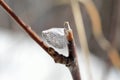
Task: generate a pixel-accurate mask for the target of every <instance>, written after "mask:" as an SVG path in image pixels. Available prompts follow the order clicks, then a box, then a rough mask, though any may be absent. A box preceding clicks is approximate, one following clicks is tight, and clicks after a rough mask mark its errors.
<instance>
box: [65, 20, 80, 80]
mask: <svg viewBox="0 0 120 80" xmlns="http://www.w3.org/2000/svg"><path fill="white" fill-rule="evenodd" d="M65 26H67V28H66V29H67V31H66V37H67V41H68V51H69V56H68V58H69V59H71V61H72V63H71V65H70V66H68V68H69V70H70V72H71V74H72V77H73V79H74V80H81V77H80V72H79V65H78V59H77V54H76V48H75V43H74V38H73V32H72V29H71V28H70V25H69V23H68V22H65Z"/></svg>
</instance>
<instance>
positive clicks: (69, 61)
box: [0, 0, 81, 80]
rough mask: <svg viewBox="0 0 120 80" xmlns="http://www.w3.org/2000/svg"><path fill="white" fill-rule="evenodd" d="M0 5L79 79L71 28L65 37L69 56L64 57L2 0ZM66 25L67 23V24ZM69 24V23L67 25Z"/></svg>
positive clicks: (75, 79) (74, 78)
mask: <svg viewBox="0 0 120 80" xmlns="http://www.w3.org/2000/svg"><path fill="white" fill-rule="evenodd" d="M0 5H1V6H2V7H3V8H4V9H5V10H6V11H7V12H8V14H9V15H10V16H11V17H12V18H13V19H14V20H15V21H16V22H17V23H18V24H19V25H20V27H22V28H23V29H24V30H25V31H26V32H27V33H28V34H29V36H30V37H31V38H32V39H33V40H34V41H36V42H37V43H38V44H39V45H40V47H42V48H43V49H44V50H45V51H46V52H47V53H48V54H49V55H50V56H51V57H52V58H53V59H54V61H55V62H56V63H61V64H65V65H66V66H67V67H68V68H69V70H70V72H71V74H72V77H73V80H81V78H80V73H79V67H78V62H77V56H76V52H75V46H74V39H73V33H72V30H71V29H70V27H69V29H68V30H66V32H67V33H68V35H67V39H68V42H69V43H68V50H69V56H68V57H65V56H64V55H60V54H59V53H58V52H57V51H55V50H54V49H53V48H52V47H48V46H47V45H46V44H45V43H44V42H43V41H42V39H41V38H40V37H39V36H38V35H37V34H36V33H35V32H34V31H33V30H32V29H31V27H30V26H29V25H27V24H25V23H24V22H23V21H22V20H21V19H20V18H19V17H18V16H17V15H16V14H15V13H14V12H13V10H12V9H11V8H10V7H9V6H8V5H7V4H6V3H5V2H4V0H0ZM67 25H68V24H67ZM68 26H69V25H68Z"/></svg>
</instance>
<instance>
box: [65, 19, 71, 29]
mask: <svg viewBox="0 0 120 80" xmlns="http://www.w3.org/2000/svg"><path fill="white" fill-rule="evenodd" d="M64 26H65V29H66V30H71V28H70V24H69V22H68V21H65V22H64Z"/></svg>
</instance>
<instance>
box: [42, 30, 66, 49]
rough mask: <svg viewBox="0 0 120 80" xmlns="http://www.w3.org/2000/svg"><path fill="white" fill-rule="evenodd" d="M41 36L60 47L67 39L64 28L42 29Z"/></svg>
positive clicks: (54, 45)
mask: <svg viewBox="0 0 120 80" xmlns="http://www.w3.org/2000/svg"><path fill="white" fill-rule="evenodd" d="M42 36H43V38H44V39H45V40H46V42H47V43H48V44H50V45H52V46H53V47H55V48H59V49H62V48H64V47H65V46H66V43H67V40H66V36H65V32H64V28H51V29H48V30H44V31H42Z"/></svg>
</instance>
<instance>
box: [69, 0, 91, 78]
mask: <svg viewBox="0 0 120 80" xmlns="http://www.w3.org/2000/svg"><path fill="white" fill-rule="evenodd" d="M70 1H71V2H70V3H71V7H72V12H73V16H74V20H75V24H76V28H77V32H78V36H79V42H80V44H81V49H82V51H83V53H84V57H85V60H86V66H87V67H86V69H87V71H88V72H87V73H88V76H89V79H90V80H92V74H91V70H90V63H89V61H90V59H89V58H90V51H89V48H88V43H87V37H86V33H85V29H84V23H83V20H82V14H81V10H80V5H79V3H78V0H70Z"/></svg>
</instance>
